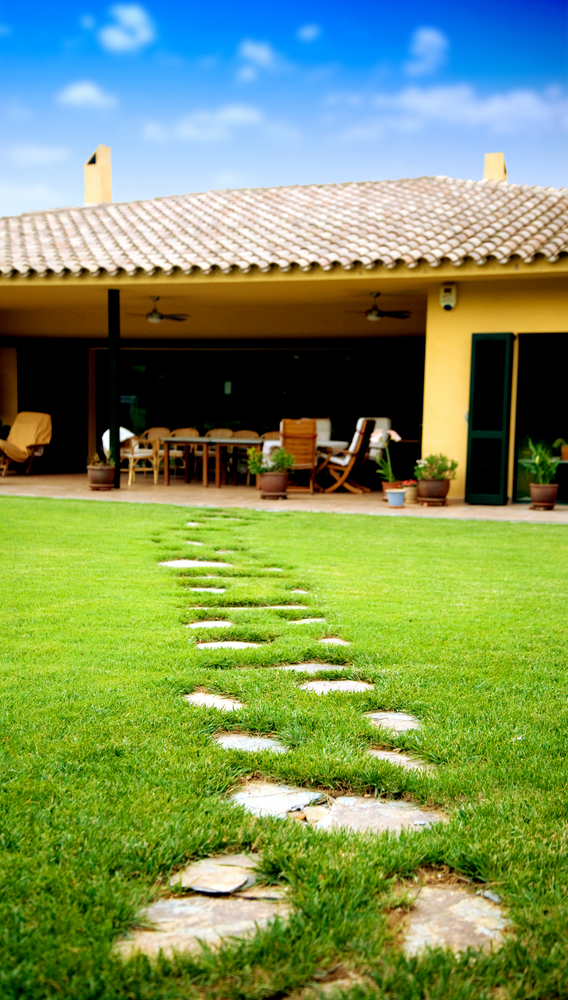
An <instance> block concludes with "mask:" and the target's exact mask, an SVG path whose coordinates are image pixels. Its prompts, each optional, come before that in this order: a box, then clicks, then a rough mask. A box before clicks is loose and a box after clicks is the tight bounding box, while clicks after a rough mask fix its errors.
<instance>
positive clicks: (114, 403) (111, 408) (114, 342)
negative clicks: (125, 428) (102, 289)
mask: <svg viewBox="0 0 568 1000" xmlns="http://www.w3.org/2000/svg"><path fill="white" fill-rule="evenodd" d="M119 368H120V292H119V290H118V288H109V290H108V396H109V398H108V412H109V431H110V434H109V437H110V461H111V463H112V462H114V466H115V468H114V488H115V490H119V489H120V422H119V405H118V404H119V385H118V373H119Z"/></svg>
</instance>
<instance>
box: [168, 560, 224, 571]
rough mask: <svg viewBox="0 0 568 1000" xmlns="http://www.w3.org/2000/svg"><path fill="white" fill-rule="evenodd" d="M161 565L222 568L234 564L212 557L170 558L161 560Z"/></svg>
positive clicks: (177, 567) (178, 567)
mask: <svg viewBox="0 0 568 1000" xmlns="http://www.w3.org/2000/svg"><path fill="white" fill-rule="evenodd" d="M160 566H171V567H172V569H200V568H202V567H203V568H204V567H206V566H212V567H214V568H215V569H221V568H228V567H230V566H232V563H225V562H214V561H213V560H212V559H168V560H167V561H166V562H161V563H160Z"/></svg>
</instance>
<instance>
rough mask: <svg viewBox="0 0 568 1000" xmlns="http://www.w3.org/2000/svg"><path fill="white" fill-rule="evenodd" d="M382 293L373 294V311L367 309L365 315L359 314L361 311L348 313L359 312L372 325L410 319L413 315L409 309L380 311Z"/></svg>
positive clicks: (352, 310) (351, 310)
mask: <svg viewBox="0 0 568 1000" xmlns="http://www.w3.org/2000/svg"><path fill="white" fill-rule="evenodd" d="M380 294H381V293H380V292H371V295H372V297H373V298H374V299H375V302H374V305H373V306H372V307H371V309H367V310H366V311H365V313H364V314H363V313H362V312H359V310H355V309H350V310H347V311H348V312H357V315H358V316H362V315H365V316H366V317H367V319H368V320H369V321H370V322H371V323H377V322H378V320H380V319H387V318H388V319H408V317H409V316H410V315H412V314H411V313H410V312H409V311H408V309H379V307H378V306H377V299H378V297H379V295H380Z"/></svg>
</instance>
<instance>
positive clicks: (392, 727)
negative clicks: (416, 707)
mask: <svg viewBox="0 0 568 1000" xmlns="http://www.w3.org/2000/svg"><path fill="white" fill-rule="evenodd" d="M365 718H366V719H368V720H369V722H370V723H371V725H372V726H378V727H379V728H380V729H388V730H389V731H390V732H392V733H406V732H408V730H409V729H419V728H420V722H419V721H418V719H415V718H414V716H413V715H407V714H406V712H366V713H365Z"/></svg>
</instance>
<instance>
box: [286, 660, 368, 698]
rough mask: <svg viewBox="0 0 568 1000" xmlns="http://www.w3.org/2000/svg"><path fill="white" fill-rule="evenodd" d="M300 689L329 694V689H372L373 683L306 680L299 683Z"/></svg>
mask: <svg viewBox="0 0 568 1000" xmlns="http://www.w3.org/2000/svg"><path fill="white" fill-rule="evenodd" d="M328 669H329V666H328ZM300 689H301V690H302V691H314V693H315V694H329V693H330V691H372V690H373V685H372V684H367V683H366V682H365V681H343V680H339V681H306V683H305V684H300Z"/></svg>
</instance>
